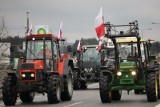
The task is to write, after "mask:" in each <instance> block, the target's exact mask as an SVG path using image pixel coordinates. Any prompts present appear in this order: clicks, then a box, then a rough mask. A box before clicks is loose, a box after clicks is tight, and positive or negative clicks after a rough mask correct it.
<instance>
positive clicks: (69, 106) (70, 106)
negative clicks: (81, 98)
mask: <svg viewBox="0 0 160 107" xmlns="http://www.w3.org/2000/svg"><path fill="white" fill-rule="evenodd" d="M82 103H83V102H77V103H73V104H70V105H67V106H63V107H72V106H74V105H78V104H82Z"/></svg>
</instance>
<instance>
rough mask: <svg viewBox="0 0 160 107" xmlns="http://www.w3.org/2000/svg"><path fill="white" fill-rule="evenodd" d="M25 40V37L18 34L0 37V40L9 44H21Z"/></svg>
mask: <svg viewBox="0 0 160 107" xmlns="http://www.w3.org/2000/svg"><path fill="white" fill-rule="evenodd" d="M24 41H25V38H21V37H19V36H15V37H11V36H9V37H7V38H0V42H9V43H11V45H22V44H23V42H24Z"/></svg>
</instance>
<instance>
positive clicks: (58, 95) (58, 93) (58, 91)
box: [56, 83, 61, 100]
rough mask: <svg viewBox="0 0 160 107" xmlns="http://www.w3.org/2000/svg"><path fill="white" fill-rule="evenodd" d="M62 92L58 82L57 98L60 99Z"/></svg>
mask: <svg viewBox="0 0 160 107" xmlns="http://www.w3.org/2000/svg"><path fill="white" fill-rule="evenodd" d="M60 93H61V91H60V84H59V83H57V87H56V95H57V99H58V100H59V99H60Z"/></svg>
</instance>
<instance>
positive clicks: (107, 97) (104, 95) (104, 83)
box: [99, 72, 112, 103]
mask: <svg viewBox="0 0 160 107" xmlns="http://www.w3.org/2000/svg"><path fill="white" fill-rule="evenodd" d="M110 81H111V78H110V75H109V74H104V73H102V72H100V80H99V91H100V98H101V101H102V103H110V102H111V101H112V95H111V87H110Z"/></svg>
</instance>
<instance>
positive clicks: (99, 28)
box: [95, 7, 105, 38]
mask: <svg viewBox="0 0 160 107" xmlns="http://www.w3.org/2000/svg"><path fill="white" fill-rule="evenodd" d="M95 30H96V33H97V37H98V38H101V37H102V36H103V35H105V27H104V18H103V15H102V7H101V8H100V12H99V14H98V15H97V17H96V19H95Z"/></svg>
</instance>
